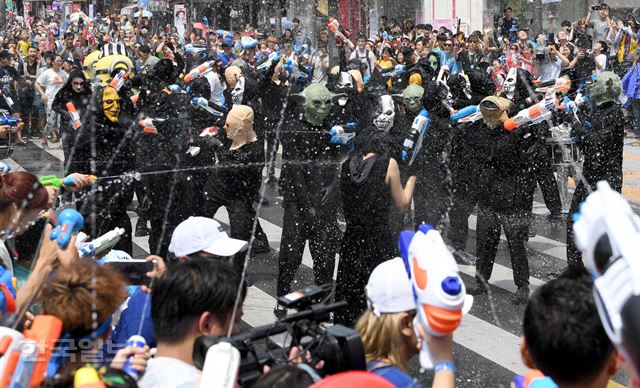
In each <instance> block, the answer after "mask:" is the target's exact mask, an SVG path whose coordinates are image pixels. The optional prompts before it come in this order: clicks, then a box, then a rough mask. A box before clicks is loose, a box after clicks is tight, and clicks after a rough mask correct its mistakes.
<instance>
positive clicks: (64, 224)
mask: <svg viewBox="0 0 640 388" xmlns="http://www.w3.org/2000/svg"><path fill="white" fill-rule="evenodd" d="M83 226H84V217H82V214H80V213H78V212H77V211H76V210H73V209H65V210H63V211H62V212H61V213H60V215H58V217H57V218H56V227H55V228H53V230H52V231H51V233H50V234H49V239H51V240H56V242H57V243H58V247H60V248H62V249H65V248H66V247H67V246H68V245H69V241H71V236H72V235H73V234H77V233H78V232H79V231H81V230H82V227H83Z"/></svg>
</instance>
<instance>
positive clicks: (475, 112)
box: [449, 105, 482, 123]
mask: <svg viewBox="0 0 640 388" xmlns="http://www.w3.org/2000/svg"><path fill="white" fill-rule="evenodd" d="M449 117H450V118H451V121H453V122H454V123H473V122H476V121H478V120H480V119H481V118H482V113H481V112H480V107H479V106H478V105H469V106H467V107H464V108H462V109H460V110H458V111H455V112H454V113H452V114H451V115H450V116H449Z"/></svg>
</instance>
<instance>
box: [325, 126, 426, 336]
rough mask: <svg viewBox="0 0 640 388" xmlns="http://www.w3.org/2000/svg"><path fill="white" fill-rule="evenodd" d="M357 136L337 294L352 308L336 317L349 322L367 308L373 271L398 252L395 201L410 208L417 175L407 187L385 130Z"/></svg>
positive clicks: (347, 175)
mask: <svg viewBox="0 0 640 388" xmlns="http://www.w3.org/2000/svg"><path fill="white" fill-rule="evenodd" d="M356 139H357V140H356V152H354V153H353V154H352V155H351V157H350V158H349V159H347V160H346V161H345V162H344V163H343V164H342V172H341V176H340V191H341V197H342V211H343V213H344V217H345V221H346V223H347V229H346V232H345V234H344V238H343V239H342V248H341V250H340V262H339V265H338V278H337V288H336V300H345V301H347V303H348V306H349V308H348V309H343V310H340V311H337V312H336V313H335V318H334V320H335V322H336V323H340V324H343V325H347V326H352V325H353V324H354V323H355V321H356V320H357V319H358V317H359V316H360V315H361V313H362V312H363V311H365V310H366V308H367V300H366V296H365V294H364V289H365V286H366V284H367V279H368V278H369V275H370V274H371V271H373V269H374V268H375V267H376V266H377V265H378V264H380V263H381V262H383V261H386V260H390V259H391V258H393V256H394V251H395V249H394V246H395V241H394V238H393V231H392V230H391V228H390V226H389V218H390V215H391V206H392V205H393V204H395V206H396V208H397V209H398V210H399V211H400V212H403V213H406V212H407V211H409V210H410V207H411V200H412V196H413V189H414V187H415V183H416V177H415V176H410V177H409V178H408V180H407V184H406V186H405V187H404V188H403V187H402V182H401V179H400V168H399V166H398V162H397V161H396V160H395V159H394V158H393V157H392V156H390V155H389V149H388V146H389V143H388V140H387V135H386V133H384V132H380V131H378V132H371V133H370V134H369V135H363V136H361V137H360V138H356ZM363 210H366V211H363Z"/></svg>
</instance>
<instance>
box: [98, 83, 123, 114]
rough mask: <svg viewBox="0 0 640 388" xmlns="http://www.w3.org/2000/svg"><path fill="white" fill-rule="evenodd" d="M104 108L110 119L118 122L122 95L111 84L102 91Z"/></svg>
mask: <svg viewBox="0 0 640 388" xmlns="http://www.w3.org/2000/svg"><path fill="white" fill-rule="evenodd" d="M102 110H103V111H104V115H105V116H106V117H107V118H108V119H109V121H111V122H112V123H117V122H118V118H119V117H120V96H118V92H117V91H116V90H115V89H114V88H112V87H111V86H107V87H106V88H104V92H102Z"/></svg>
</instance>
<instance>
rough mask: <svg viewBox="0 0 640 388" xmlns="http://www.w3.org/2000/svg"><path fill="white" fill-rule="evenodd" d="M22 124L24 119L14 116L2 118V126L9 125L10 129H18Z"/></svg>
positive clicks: (0, 122)
mask: <svg viewBox="0 0 640 388" xmlns="http://www.w3.org/2000/svg"><path fill="white" fill-rule="evenodd" d="M20 123H22V119H20V118H17V117H13V116H0V125H8V126H10V127H17V126H18V125H20Z"/></svg>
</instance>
